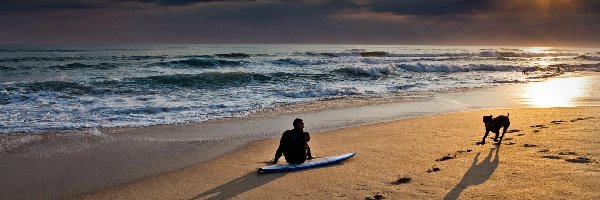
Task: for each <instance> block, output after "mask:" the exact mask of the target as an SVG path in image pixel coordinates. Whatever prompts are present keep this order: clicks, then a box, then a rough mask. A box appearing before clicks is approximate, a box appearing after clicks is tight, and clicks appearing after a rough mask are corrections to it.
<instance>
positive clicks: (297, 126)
mask: <svg viewBox="0 0 600 200" xmlns="http://www.w3.org/2000/svg"><path fill="white" fill-rule="evenodd" d="M294 129H298V130H302V129H304V121H302V119H300V118H296V119H294Z"/></svg>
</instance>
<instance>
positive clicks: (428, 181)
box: [75, 107, 600, 199]
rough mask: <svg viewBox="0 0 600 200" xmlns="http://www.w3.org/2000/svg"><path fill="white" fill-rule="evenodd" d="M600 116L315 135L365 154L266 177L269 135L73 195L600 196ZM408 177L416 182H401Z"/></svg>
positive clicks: (377, 127) (329, 151)
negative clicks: (497, 136)
mask: <svg viewBox="0 0 600 200" xmlns="http://www.w3.org/2000/svg"><path fill="white" fill-rule="evenodd" d="M507 113H510V120H511V126H510V128H509V132H510V133H507V134H506V136H505V138H504V141H503V143H502V145H499V146H498V145H494V144H492V140H491V139H488V140H487V142H488V143H487V144H485V145H475V142H477V141H480V140H481V137H482V136H483V133H484V130H485V129H484V127H483V123H482V116H483V115H494V116H497V115H506V114H507ZM599 113H600V107H574V108H517V109H497V110H483V111H471V112H460V113H449V114H440V115H433V116H425V117H417V118H410V119H404V120H397V121H391V122H383V123H376V124H371V125H363V126H357V127H350V128H343V129H338V130H334V131H328V132H323V133H311V141H310V143H309V144H310V145H311V149H312V151H313V154H314V155H315V156H321V157H324V156H330V155H337V154H342V153H347V152H351V151H356V152H357V154H356V156H355V157H353V158H351V159H349V160H346V161H344V162H343V163H341V164H338V165H332V166H329V167H323V168H317V169H311V170H303V171H296V172H289V173H274V174H260V175H259V174H257V173H256V169H257V168H259V167H262V166H265V165H266V164H265V162H266V161H268V160H270V159H272V158H273V155H274V153H275V150H276V148H277V145H278V138H271V139H262V140H258V141H255V142H251V143H250V144H248V145H245V146H244V147H241V148H239V149H237V150H235V151H233V152H230V153H227V154H225V155H223V156H219V157H217V158H215V159H212V160H209V161H206V162H202V163H199V164H196V165H192V166H190V167H186V168H184V169H180V170H176V171H172V172H168V173H163V174H160V175H157V176H152V177H149V178H145V179H142V180H138V181H135V182H132V183H128V184H124V185H118V186H113V187H110V188H107V189H105V190H102V191H99V192H96V193H90V194H83V195H80V196H77V197H75V198H76V199H228V198H234V199H365V198H368V197H373V198H374V197H375V196H376V195H377V194H379V195H382V196H383V197H385V198H386V199H471V198H474V199H600V164H599V163H598V162H599V161H600V148H598V147H600V137H597V134H598V133H600V114H599ZM306 126H307V127H309V126H310V124H306ZM290 128H291V127H290ZM283 131H284V130H282V132H283ZM491 136H493V133H491ZM444 157H446V159H442V158H444ZM282 160H284V159H282ZM442 160H443V161H442ZM434 168H439V171H435V172H431V171H432V169H434ZM400 178H410V181H409V182H408V183H398V180H399V179H400ZM377 197H379V196H377Z"/></svg>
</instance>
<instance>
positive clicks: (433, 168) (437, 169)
mask: <svg viewBox="0 0 600 200" xmlns="http://www.w3.org/2000/svg"><path fill="white" fill-rule="evenodd" d="M440 170H442V169H440V168H439V167H432V168H429V169H427V171H426V172H427V173H432V172H439V171H440Z"/></svg>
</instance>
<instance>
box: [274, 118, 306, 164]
mask: <svg viewBox="0 0 600 200" xmlns="http://www.w3.org/2000/svg"><path fill="white" fill-rule="evenodd" d="M303 129H304V122H302V120H301V119H296V120H294V129H292V130H287V131H285V132H284V133H283V135H282V136H281V140H280V142H279V147H278V148H277V152H276V153H275V158H274V159H273V163H277V160H279V158H280V157H281V155H282V154H283V156H285V160H286V161H287V162H288V163H291V164H299V163H303V162H304V161H306V159H311V158H312V156H311V153H310V147H309V146H308V141H310V134H309V133H307V132H304V131H303Z"/></svg>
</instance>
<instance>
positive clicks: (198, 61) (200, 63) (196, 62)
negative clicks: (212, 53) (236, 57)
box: [157, 58, 246, 68]
mask: <svg viewBox="0 0 600 200" xmlns="http://www.w3.org/2000/svg"><path fill="white" fill-rule="evenodd" d="M245 63H246V62H245V61H232V60H222V59H214V58H191V59H185V60H175V61H168V62H159V63H157V64H158V65H162V66H169V67H198V68H211V67H220V66H221V67H235V66H241V65H243V64H245Z"/></svg>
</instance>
